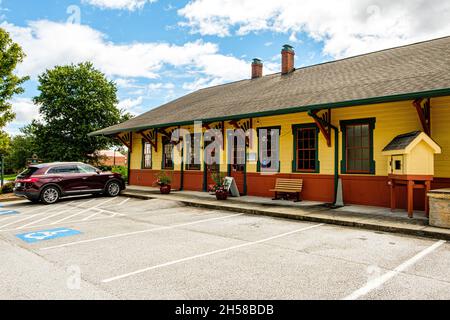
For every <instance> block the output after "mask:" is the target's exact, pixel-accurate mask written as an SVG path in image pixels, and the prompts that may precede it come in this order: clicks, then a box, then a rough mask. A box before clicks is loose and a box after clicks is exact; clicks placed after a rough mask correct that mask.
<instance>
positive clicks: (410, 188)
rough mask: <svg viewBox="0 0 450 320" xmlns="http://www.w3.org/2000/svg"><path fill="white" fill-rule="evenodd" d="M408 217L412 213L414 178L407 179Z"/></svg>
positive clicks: (410, 216) (411, 215)
mask: <svg viewBox="0 0 450 320" xmlns="http://www.w3.org/2000/svg"><path fill="white" fill-rule="evenodd" d="M407 190H408V191H407V193H408V200H407V201H408V217H409V218H412V217H413V215H414V180H408V184H407Z"/></svg>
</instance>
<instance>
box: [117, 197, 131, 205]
mask: <svg viewBox="0 0 450 320" xmlns="http://www.w3.org/2000/svg"><path fill="white" fill-rule="evenodd" d="M128 200H130V198H126V199H125V200H123V201H121V202H120V203H119V204H118V206H121V205H123V204H125V203H126V202H127V201H128Z"/></svg>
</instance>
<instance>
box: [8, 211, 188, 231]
mask: <svg viewBox="0 0 450 320" xmlns="http://www.w3.org/2000/svg"><path fill="white" fill-rule="evenodd" d="M76 208H80V209H84V208H83V207H76ZM173 209H175V207H171V208H165V209H160V210H159V211H158V212H161V211H163V210H173ZM93 210H100V211H105V212H107V213H113V212H114V211H108V210H106V209H100V208H94V209H93ZM114 214H115V215H114ZM114 214H112V215H110V216H107V217H100V218H95V219H91V220H72V221H70V224H74V223H76V224H79V223H86V222H95V221H99V220H105V219H112V218H116V217H124V216H125V217H126V216H131V214H128V215H127V214H123V213H118V212H115V213H114ZM142 214H149V213H148V212H146V211H143V212H139V213H133V214H132V215H133V216H135V215H142ZM168 214H179V213H178V212H173V213H168ZM61 223H64V222H61ZM61 223H60V224H61ZM49 225H54V223H45V224H38V225H34V226H32V227H30V228H36V227H45V226H49ZM30 228H27V229H30ZM15 230H16V228H10V229H0V232H8V231H15Z"/></svg>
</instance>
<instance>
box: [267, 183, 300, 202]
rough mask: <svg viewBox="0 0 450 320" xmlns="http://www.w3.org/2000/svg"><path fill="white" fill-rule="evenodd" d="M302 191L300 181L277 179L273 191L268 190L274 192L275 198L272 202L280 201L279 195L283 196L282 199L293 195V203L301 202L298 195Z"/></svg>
mask: <svg viewBox="0 0 450 320" xmlns="http://www.w3.org/2000/svg"><path fill="white" fill-rule="evenodd" d="M302 189H303V180H302V179H280V178H278V179H277V180H276V182H275V189H270V191H272V192H275V198H273V200H280V198H279V194H282V195H284V197H283V199H286V200H287V199H288V195H289V194H294V193H295V200H294V202H298V201H301V200H300V193H301V192H302Z"/></svg>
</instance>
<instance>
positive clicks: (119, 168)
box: [107, 166, 128, 181]
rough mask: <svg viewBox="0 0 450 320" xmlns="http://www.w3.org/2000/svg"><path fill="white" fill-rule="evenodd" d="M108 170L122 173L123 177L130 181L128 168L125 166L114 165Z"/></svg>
mask: <svg viewBox="0 0 450 320" xmlns="http://www.w3.org/2000/svg"><path fill="white" fill-rule="evenodd" d="M107 171H111V172H114V173H120V174H121V175H122V178H123V179H124V180H125V181H128V168H127V167H125V166H114V167H112V168H111V170H107Z"/></svg>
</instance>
